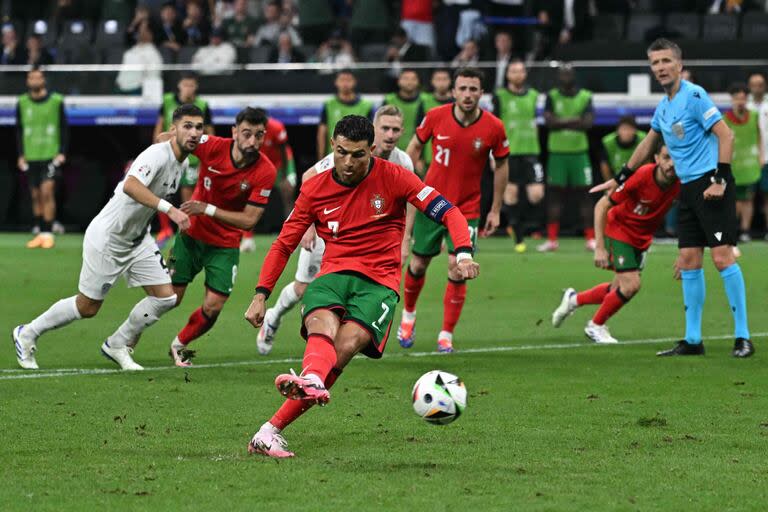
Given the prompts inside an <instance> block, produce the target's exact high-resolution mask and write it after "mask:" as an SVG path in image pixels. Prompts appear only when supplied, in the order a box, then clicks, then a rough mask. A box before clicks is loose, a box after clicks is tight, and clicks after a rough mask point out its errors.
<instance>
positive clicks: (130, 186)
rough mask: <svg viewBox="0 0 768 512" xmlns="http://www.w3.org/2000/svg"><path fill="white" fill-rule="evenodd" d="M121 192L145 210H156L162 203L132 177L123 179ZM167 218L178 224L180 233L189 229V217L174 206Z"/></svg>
mask: <svg viewBox="0 0 768 512" xmlns="http://www.w3.org/2000/svg"><path fill="white" fill-rule="evenodd" d="M123 192H125V193H126V194H127V195H128V197H130V198H131V199H133V200H134V201H136V202H137V203H139V204H141V205H143V206H146V207H147V208H152V209H153V210H157V209H158V206H159V205H160V202H161V201H162V199H160V198H159V197H157V196H156V195H155V194H153V193H152V191H151V190H149V188H147V186H146V185H144V184H143V183H142V182H141V181H139V180H138V179H136V178H135V177H133V176H128V177H126V178H125V183H123ZM168 217H170V218H171V220H172V221H173V222H175V223H176V224H178V225H179V229H181V230H182V231H183V230H186V229H188V228H189V217H188V216H187V214H186V213H184V212H182V211H181V210H179V209H178V208H176V207H175V206H171V209H170V210H168Z"/></svg>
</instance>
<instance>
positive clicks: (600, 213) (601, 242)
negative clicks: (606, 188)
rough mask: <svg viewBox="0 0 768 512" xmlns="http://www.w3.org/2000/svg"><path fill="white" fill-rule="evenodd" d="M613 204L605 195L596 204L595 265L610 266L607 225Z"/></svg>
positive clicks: (600, 266)
mask: <svg viewBox="0 0 768 512" xmlns="http://www.w3.org/2000/svg"><path fill="white" fill-rule="evenodd" d="M612 206H613V204H611V200H610V199H608V196H603V197H601V198H600V200H599V201H598V202H597V204H596V205H595V266H596V267H599V268H608V264H609V262H608V251H606V250H605V226H606V224H608V210H610V209H611V207H612Z"/></svg>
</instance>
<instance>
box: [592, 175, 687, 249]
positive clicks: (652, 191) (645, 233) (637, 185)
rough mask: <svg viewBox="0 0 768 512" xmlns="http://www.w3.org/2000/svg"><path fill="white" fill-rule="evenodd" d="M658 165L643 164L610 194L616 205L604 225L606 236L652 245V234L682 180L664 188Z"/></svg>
mask: <svg viewBox="0 0 768 512" xmlns="http://www.w3.org/2000/svg"><path fill="white" fill-rule="evenodd" d="M655 169H656V164H646V165H643V166H642V167H640V168H639V169H638V170H637V171H635V172H634V173H633V174H632V176H631V177H630V178H629V179H628V180H627V181H626V182H625V183H624V184H623V185H622V186H620V187H619V188H617V189H616V191H615V192H614V193H613V194H611V197H610V201H611V203H613V205H614V206H613V208H611V209H610V210H608V225H607V226H606V227H605V234H606V235H607V236H609V237H611V238H613V239H615V240H619V241H621V242H625V243H628V244H629V245H631V246H632V247H636V248H637V249H640V250H643V251H644V250H645V249H647V248H648V247H649V246H650V245H651V241H652V240H653V234H654V233H655V232H656V230H657V229H659V226H661V223H662V222H664V216H665V215H666V214H667V211H668V210H669V208H670V206H672V201H674V200H675V198H676V197H677V194H678V193H679V192H680V180H675V181H674V183H672V185H670V186H669V187H667V188H661V187H660V186H659V184H658V183H657V182H656V178H655V176H654V174H655V173H654V171H655Z"/></svg>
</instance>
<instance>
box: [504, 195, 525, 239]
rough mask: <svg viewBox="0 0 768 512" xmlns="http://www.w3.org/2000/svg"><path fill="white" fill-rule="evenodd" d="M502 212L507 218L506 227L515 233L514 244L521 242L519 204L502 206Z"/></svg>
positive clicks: (521, 229) (521, 231)
mask: <svg viewBox="0 0 768 512" xmlns="http://www.w3.org/2000/svg"><path fill="white" fill-rule="evenodd" d="M501 208H502V211H503V212H504V215H505V216H506V217H507V225H508V226H511V227H512V230H513V231H514V233H515V243H516V244H519V243H522V242H523V227H522V223H521V222H520V203H515V204H506V203H504V205H502V207H501Z"/></svg>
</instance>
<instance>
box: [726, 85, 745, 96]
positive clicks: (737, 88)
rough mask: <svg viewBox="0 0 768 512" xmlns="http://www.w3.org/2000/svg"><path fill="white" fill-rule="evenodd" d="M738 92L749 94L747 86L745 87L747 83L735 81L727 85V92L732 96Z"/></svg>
mask: <svg viewBox="0 0 768 512" xmlns="http://www.w3.org/2000/svg"><path fill="white" fill-rule="evenodd" d="M740 92H743V93H744V94H749V87H747V84H745V83H744V82H736V83H733V84H731V85H729V86H728V94H730V95H731V96H733V95H734V94H738V93H740Z"/></svg>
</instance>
